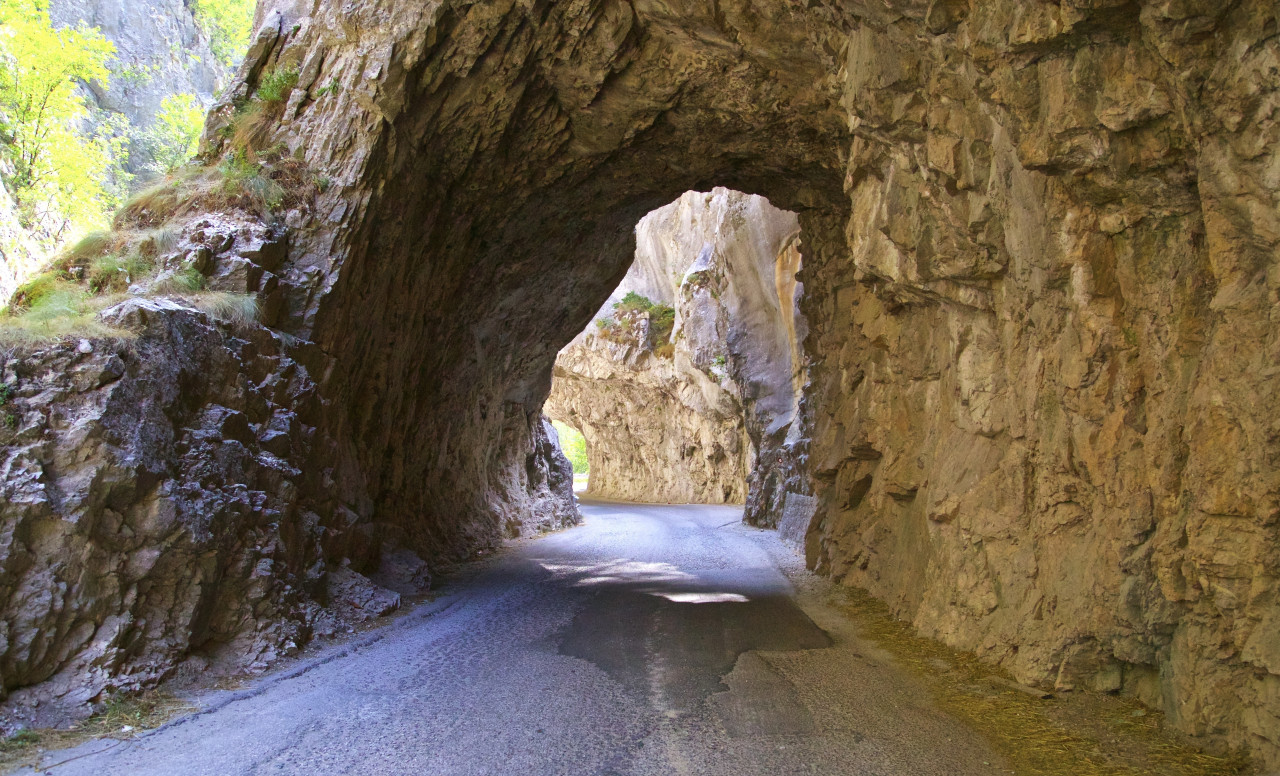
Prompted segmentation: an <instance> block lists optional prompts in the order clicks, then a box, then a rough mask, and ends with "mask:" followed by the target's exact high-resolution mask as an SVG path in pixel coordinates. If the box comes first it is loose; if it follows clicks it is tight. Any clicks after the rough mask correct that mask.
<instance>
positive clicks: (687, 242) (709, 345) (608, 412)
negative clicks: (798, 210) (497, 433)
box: [545, 189, 804, 504]
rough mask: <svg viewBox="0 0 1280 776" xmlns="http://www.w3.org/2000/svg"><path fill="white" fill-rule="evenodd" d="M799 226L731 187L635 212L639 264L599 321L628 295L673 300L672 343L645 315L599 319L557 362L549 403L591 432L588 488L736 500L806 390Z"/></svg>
mask: <svg viewBox="0 0 1280 776" xmlns="http://www.w3.org/2000/svg"><path fill="white" fill-rule="evenodd" d="M798 233H799V224H798V223H797V222H796V217H795V215H794V214H793V213H788V212H786V211H783V210H778V209H777V208H775V207H773V206H771V205H770V204H769V203H768V201H767V200H765V199H764V198H763V197H757V196H751V195H746V194H741V193H739V192H734V191H729V190H728V189H716V190H714V191H712V192H706V193H702V192H687V193H685V194H684V195H682V196H681V197H680V198H679V199H678V200H676V201H675V202H673V203H671V204H670V205H668V206H666V207H663V208H659V209H658V210H655V211H654V212H652V213H650V214H649V215H647V216H645V217H644V218H643V219H641V221H640V223H639V224H638V225H637V226H636V256H635V262H634V263H633V264H632V265H631V268H630V269H629V270H628V272H627V276H626V277H625V278H624V279H623V281H622V284H621V285H620V286H618V288H617V289H616V290H615V291H614V292H613V294H612V295H611V296H610V297H609V301H608V302H606V303H605V305H604V307H602V308H601V309H600V312H599V313H597V315H596V320H597V321H612V320H613V318H614V317H615V316H616V315H617V313H616V312H615V309H614V304H615V303H616V302H618V301H620V300H621V299H622V298H623V297H624V296H625V295H626V294H627V293H628V292H635V293H638V294H640V295H642V296H644V297H646V298H647V299H649V300H651V301H653V302H656V303H660V304H663V305H667V306H670V307H672V308H673V309H674V313H675V326H674V329H673V331H672V334H671V340H672V342H671V347H670V348H669V352H667V351H665V350H663V349H661V348H655V345H656V344H657V343H656V342H655V341H654V335H653V334H652V331H651V326H650V324H651V319H650V317H648V316H644V315H641V316H639V317H638V318H632V319H627V320H624V319H622V318H619V320H618V321H617V322H616V323H617V324H618V325H616V326H614V327H613V328H612V329H611V331H612V332H613V333H611V334H610V333H606V332H604V331H602V330H601V329H600V328H599V327H598V326H597V325H596V324H595V323H594V322H593V323H592V324H589V325H588V326H587V328H586V330H585V331H583V332H582V333H581V334H579V335H578V336H577V337H576V338H574V340H573V342H572V343H570V344H569V345H568V346H567V347H566V348H565V349H564V350H562V351H561V352H560V355H559V356H558V357H557V359H556V367H555V377H554V379H553V380H552V389H551V396H550V397H549V398H548V400H547V404H546V408H545V409H546V412H547V413H548V414H550V415H551V416H552V417H555V418H557V419H559V420H563V421H565V422H566V423H570V424H572V425H574V426H575V427H577V428H578V429H579V430H580V431H582V433H583V435H584V436H585V437H586V439H587V452H588V456H589V459H590V466H591V476H590V482H589V486H588V492H590V493H591V494H593V495H598V496H603V497H606V498H615V499H624V500H633V501H666V502H672V503H711V504H721V503H731V504H734V503H736V504H741V503H743V501H744V500H745V499H746V496H747V476H748V474H749V473H750V472H751V471H752V469H753V468H755V466H756V458H757V450H759V449H760V446H761V445H762V444H764V445H769V444H770V443H771V442H772V440H775V439H776V438H781V437H784V436H785V435H786V431H787V429H788V428H789V427H790V425H791V421H792V420H793V418H794V416H795V413H796V405H797V402H798V400H799V396H800V392H799V390H798V388H799V386H798V385H797V382H796V380H795V379H794V378H795V377H796V374H797V373H802V372H803V362H802V360H801V359H802V358H803V356H802V354H800V352H799V341H798V339H797V336H798V332H801V331H803V330H804V322H803V320H800V321H797V318H798V317H799V316H798V313H797V310H796V301H795V288H794V286H795V281H794V270H795V269H796V268H797V267H796V266H794V265H795V263H796V262H797V261H798V253H797V251H796V250H795V244H796V241H797V239H798ZM780 262H781V265H782V266H783V277H784V282H783V286H782V288H781V293H782V296H781V300H782V301H780V297H779V285H778V277H777V275H778V267H779V266H780ZM787 267H790V269H791V272H790V273H789V274H788V272H787V271H786V268H787ZM793 358H795V359H797V361H798V364H799V365H796V366H793V361H792V359H793ZM769 449H771V448H769ZM766 452H767V451H766Z"/></svg>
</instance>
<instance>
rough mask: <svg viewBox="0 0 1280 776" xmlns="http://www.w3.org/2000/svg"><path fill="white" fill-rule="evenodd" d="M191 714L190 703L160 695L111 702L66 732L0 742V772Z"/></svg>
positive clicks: (24, 733) (31, 733) (25, 733)
mask: <svg viewBox="0 0 1280 776" xmlns="http://www.w3.org/2000/svg"><path fill="white" fill-rule="evenodd" d="M194 710H195V707H194V706H192V705H191V704H190V703H187V702H186V701H182V700H179V699H178V698H175V697H173V696H172V695H169V694H168V693H164V692H161V691H153V692H148V693H143V694H141V695H133V696H121V697H117V698H112V699H109V700H108V701H107V702H106V703H104V704H103V705H102V707H101V709H100V710H99V711H98V713H96V714H94V715H93V716H91V717H89V718H88V719H86V720H85V721H84V722H81V723H79V724H77V725H75V726H73V727H71V728H69V729H66V730H57V729H53V728H46V729H42V730H19V731H18V732H17V733H14V734H13V735H11V736H9V737H8V738H5V739H0V771H3V772H6V773H7V772H9V771H10V770H13V769H16V768H20V767H22V766H32V767H34V766H35V765H37V764H39V761H40V756H41V754H43V753H44V752H45V751H56V750H59V749H69V748H71V747H73V746H78V745H80V744H82V743H84V742H85V741H89V740H91V739H95V738H104V737H110V738H116V739H122V740H123V739H129V738H133V737H134V736H136V735H138V734H139V733H141V732H143V731H146V730H153V729H155V728H158V727H160V726H161V725H163V724H164V723H166V722H168V721H169V720H171V719H173V718H174V717H176V716H178V715H180V714H186V713H188V712H191V711H194Z"/></svg>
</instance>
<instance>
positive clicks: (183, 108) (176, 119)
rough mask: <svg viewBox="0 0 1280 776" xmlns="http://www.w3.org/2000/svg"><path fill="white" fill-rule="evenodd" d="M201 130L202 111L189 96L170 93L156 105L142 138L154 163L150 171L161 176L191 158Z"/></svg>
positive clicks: (192, 97) (202, 122)
mask: <svg viewBox="0 0 1280 776" xmlns="http://www.w3.org/2000/svg"><path fill="white" fill-rule="evenodd" d="M202 129H204V108H202V107H201V106H200V103H199V102H198V101H197V100H196V98H195V96H194V95H191V94H173V95H170V96H168V97H165V98H164V101H163V102H161V103H160V111H159V112H158V113H156V117H155V121H154V122H152V125H151V128H150V129H149V130H147V132H146V134H145V136H144V137H143V142H144V143H145V144H146V146H147V150H148V151H150V152H151V158H152V159H153V160H154V162H153V163H152V165H151V166H152V168H153V169H154V170H155V171H156V172H158V173H161V174H167V173H171V172H173V171H174V170H175V169H177V168H178V167H181V166H182V165H183V164H185V163H186V162H187V161H188V160H190V159H191V157H192V156H195V153H196V148H197V147H198V146H199V144H200V131H201V130H202Z"/></svg>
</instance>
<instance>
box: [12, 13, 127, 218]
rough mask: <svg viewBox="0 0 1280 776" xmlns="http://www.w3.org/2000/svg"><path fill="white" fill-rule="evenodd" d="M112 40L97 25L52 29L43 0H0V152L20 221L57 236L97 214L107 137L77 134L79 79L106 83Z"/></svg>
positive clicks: (106, 197)
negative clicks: (5, 162) (96, 27)
mask: <svg viewBox="0 0 1280 776" xmlns="http://www.w3.org/2000/svg"><path fill="white" fill-rule="evenodd" d="M114 54H115V47H114V46H113V45H112V44H111V43H110V41H108V40H107V39H106V38H104V37H102V33H100V32H99V31H98V30H96V29H91V28H87V27H78V28H75V29H71V28H65V29H60V30H55V29H54V28H53V25H52V24H51V23H50V21H49V8H48V0H0V133H2V136H0V153H2V154H3V155H4V156H5V158H6V161H7V162H8V166H9V168H10V174H9V175H8V176H7V177H8V180H7V184H8V187H9V190H10V191H11V192H12V194H13V196H14V199H15V200H16V201H17V203H18V206H19V211H20V213H21V214H22V216H23V218H24V220H25V221H26V222H27V226H29V227H31V228H34V229H37V230H39V231H40V232H42V233H44V234H46V235H48V236H50V237H52V238H53V239H55V240H56V239H60V238H61V237H63V236H65V233H66V232H67V229H68V227H71V228H85V227H87V226H89V225H92V224H95V223H99V222H101V221H102V219H103V217H104V214H105V213H106V212H107V211H108V210H109V209H110V208H111V207H112V206H113V205H114V202H113V201H112V197H111V195H110V194H109V193H108V192H107V190H106V189H105V188H104V187H103V180H104V177H105V176H106V175H107V174H108V171H109V169H110V168H111V164H112V158H113V151H114V150H117V149H116V148H115V147H114V146H117V145H118V144H117V143H115V142H114V141H113V139H112V138H111V137H108V136H104V135H97V136H91V137H84V136H83V135H82V134H81V132H80V131H79V129H78V128H79V126H80V125H82V124H83V123H84V121H85V119H86V116H87V112H86V108H85V104H84V98H83V97H82V96H81V94H80V91H79V89H78V86H77V85H78V83H79V82H82V81H83V82H90V81H97V82H99V83H101V84H104V85H105V84H106V83H107V79H108V71H107V62H108V60H110V59H111V58H112V57H113V56H114Z"/></svg>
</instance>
